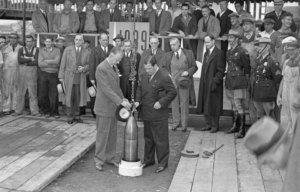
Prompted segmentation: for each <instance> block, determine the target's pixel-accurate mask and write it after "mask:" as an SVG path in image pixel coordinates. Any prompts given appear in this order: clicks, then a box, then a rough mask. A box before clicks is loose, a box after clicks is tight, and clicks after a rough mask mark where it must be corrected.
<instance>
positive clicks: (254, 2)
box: [253, 0, 256, 20]
mask: <svg viewBox="0 0 300 192" xmlns="http://www.w3.org/2000/svg"><path fill="white" fill-rule="evenodd" d="M253 4H254V12H253V16H254V19H255V20H256V0H254V1H253Z"/></svg>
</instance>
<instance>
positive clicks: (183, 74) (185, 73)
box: [181, 71, 189, 77]
mask: <svg viewBox="0 0 300 192" xmlns="http://www.w3.org/2000/svg"><path fill="white" fill-rule="evenodd" d="M188 75H189V72H187V71H184V72H183V73H182V74H181V76H182V77H186V76H188Z"/></svg>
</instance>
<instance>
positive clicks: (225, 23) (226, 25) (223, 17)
mask: <svg viewBox="0 0 300 192" xmlns="http://www.w3.org/2000/svg"><path fill="white" fill-rule="evenodd" d="M219 3H220V8H221V11H220V12H219V13H218V14H217V19H219V21H220V26H221V32H220V35H219V36H220V37H222V38H223V40H222V41H221V50H222V51H223V52H224V55H225V59H226V52H227V49H228V40H227V38H226V37H225V36H224V34H228V33H229V30H230V29H231V21H230V17H228V16H229V15H230V14H231V13H232V11H231V10H230V9H228V1H227V0H221V1H220V2H219Z"/></svg>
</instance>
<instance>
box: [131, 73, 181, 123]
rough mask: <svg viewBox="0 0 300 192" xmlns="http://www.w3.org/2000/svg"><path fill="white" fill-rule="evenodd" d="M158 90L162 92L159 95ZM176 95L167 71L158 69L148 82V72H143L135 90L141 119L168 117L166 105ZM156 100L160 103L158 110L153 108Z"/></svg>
mask: <svg viewBox="0 0 300 192" xmlns="http://www.w3.org/2000/svg"><path fill="white" fill-rule="evenodd" d="M158 92H164V94H162V95H160V94H158ZM158 95H160V96H158ZM176 95H177V90H176V89H175V86H174V84H173V82H172V80H171V77H170V76H169V75H168V73H167V72H165V71H164V70H161V69H159V70H158V71H157V72H156V73H155V75H154V76H153V78H152V79H151V81H150V82H148V74H146V73H144V74H143V75H142V77H141V81H140V83H139V85H138V88H137V92H136V101H137V102H139V103H140V107H141V115H142V119H143V120H145V121H160V120H165V119H168V118H169V108H168V106H169V104H170V103H171V102H172V101H173V99H174V98H175V97H176ZM157 101H158V102H159V103H160V105H161V108H160V109H158V110H156V109H154V108H153V107H154V104H155V103H156V102H157Z"/></svg>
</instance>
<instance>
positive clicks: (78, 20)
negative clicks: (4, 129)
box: [0, 0, 300, 138]
mask: <svg viewBox="0 0 300 192" xmlns="http://www.w3.org/2000/svg"><path fill="white" fill-rule="evenodd" d="M146 3H147V9H146V10H145V11H144V15H141V14H140V13H139V14H135V13H134V11H135V10H134V9H133V3H132V2H127V3H126V9H125V10H118V9H117V8H116V6H117V1H116V0H110V1H109V8H108V4H107V3H106V2H102V3H101V11H96V10H94V7H95V3H94V1H93V0H87V2H86V3H82V2H78V3H77V4H76V10H77V11H76V12H75V11H74V10H72V9H71V7H72V3H71V1H70V0H66V1H65V2H64V8H63V10H61V11H60V12H57V13H54V12H53V11H50V9H49V7H50V5H48V3H47V2H46V0H40V1H39V8H38V9H36V11H35V12H34V13H33V14H32V24H33V28H34V29H35V31H36V32H37V33H41V34H40V35H38V38H39V39H38V44H39V46H38V47H37V46H36V44H37V43H36V37H37V35H34V34H33V35H27V36H26V39H25V41H24V42H25V45H23V46H22V45H21V44H22V43H21V42H19V41H18V40H19V35H18V34H17V33H11V34H9V36H8V37H6V36H0V47H1V54H0V68H1V72H0V74H1V76H0V77H1V79H0V92H1V97H0V107H1V108H0V116H2V115H10V114H12V115H15V116H18V115H21V114H22V113H23V108H24V105H25V102H24V101H25V93H26V92H27V91H28V93H29V105H30V112H31V115H35V116H42V115H44V116H45V117H47V118H49V117H51V116H53V117H54V118H59V110H58V108H59V106H62V108H63V109H64V110H62V112H66V113H67V116H68V122H69V123H74V122H82V119H80V114H85V106H86V105H87V101H88V100H90V103H91V105H90V107H91V110H92V114H93V116H94V117H96V115H95V114H94V111H93V108H94V103H95V97H89V94H88V91H87V90H92V89H93V88H94V89H95V88H96V87H97V83H96V77H95V71H96V68H97V66H98V65H99V64H100V63H101V62H102V61H104V60H105V59H106V58H107V57H108V55H109V53H110V50H111V49H112V48H113V45H110V44H109V43H108V38H109V37H108V35H107V34H108V33H109V31H110V29H109V22H133V21H143V22H149V24H150V34H151V35H152V36H151V38H150V47H149V49H146V50H144V51H143V53H141V55H140V54H139V53H138V54H133V52H136V48H135V47H136V45H137V42H131V41H129V40H125V39H124V38H123V36H121V35H117V37H115V38H114V37H110V38H114V39H113V40H114V42H115V46H116V47H121V48H123V49H124V51H125V52H126V53H127V54H124V56H123V59H122V60H121V61H120V62H119V65H118V71H119V72H120V73H121V74H120V76H121V77H120V78H121V79H122V81H121V87H122V92H123V93H124V95H126V98H127V99H131V98H130V94H129V93H130V92H131V86H130V84H131V82H130V79H128V78H125V77H126V76H127V75H128V74H127V73H129V72H130V71H131V65H130V63H131V61H132V59H133V58H132V57H133V56H134V57H137V58H136V59H135V61H136V62H138V65H136V67H137V68H136V69H137V70H136V73H137V74H136V75H137V77H140V76H141V75H142V73H145V69H144V67H143V66H144V65H143V62H144V60H145V59H146V58H147V56H149V55H152V56H154V57H155V58H156V62H157V64H158V67H159V68H162V69H166V71H167V72H168V73H169V74H170V75H171V77H172V81H173V83H174V84H175V85H176V87H177V91H178V95H182V96H180V97H179V98H180V99H178V98H177V99H175V101H176V104H175V103H174V102H175V101H174V102H173V104H172V107H173V108H178V107H179V106H180V107H179V108H181V113H183V114H179V111H178V110H175V109H173V112H172V113H173V120H174V123H173V125H174V126H173V130H176V129H177V128H178V127H182V130H184V131H185V130H186V126H187V124H186V122H187V118H188V110H187V109H188V106H189V105H194V106H195V105H196V102H195V101H196V99H195V95H194V94H195V90H194V89H192V88H193V87H194V82H193V81H194V80H193V79H192V77H193V74H194V73H195V71H194V69H193V70H192V69H190V67H191V66H197V65H196V62H195V61H199V62H201V63H202V66H201V67H202V74H201V78H200V82H201V83H200V85H199V94H198V96H199V98H198V104H197V111H198V112H199V113H203V112H204V114H206V112H205V110H207V109H208V108H212V107H213V106H215V105H216V106H217V107H219V106H220V110H219V112H207V115H208V116H210V117H209V118H208V117H207V125H208V126H207V127H205V128H204V129H203V130H211V131H212V132H216V131H217V130H218V129H219V125H218V122H217V121H218V118H215V117H214V116H216V117H217V116H219V115H221V114H222V110H223V109H221V108H222V106H223V105H222V102H221V100H220V101H219V100H218V101H216V102H215V103H214V104H212V105H211V106H210V105H209V106H206V105H207V103H205V106H204V108H203V104H202V103H200V102H201V101H202V100H203V99H204V98H203V97H204V96H205V97H207V96H209V95H210V94H207V95H206V93H205V92H207V91H212V92H215V90H217V88H216V87H214V86H216V85H214V83H216V84H217V85H220V83H222V82H223V80H221V79H223V78H224V77H225V80H226V82H227V83H225V84H226V86H225V88H226V96H227V97H228V98H230V101H231V105H232V108H233V120H234V123H233V126H232V128H231V129H230V130H229V131H228V132H227V133H233V132H237V131H239V137H240V138H242V137H243V136H244V135H245V123H244V121H245V114H246V113H249V114H250V121H251V124H253V123H254V122H255V121H256V120H257V119H258V118H261V117H262V116H263V115H269V116H272V117H274V118H275V119H276V120H277V121H280V111H281V110H280V109H281V107H280V106H281V105H282V106H283V107H284V108H286V110H285V111H286V113H287V114H288V116H289V121H290V123H289V129H291V130H292V124H293V123H294V122H295V118H294V116H295V113H296V112H295V111H298V110H297V109H298V108H299V106H298V105H300V104H299V102H300V101H298V99H297V98H298V96H297V94H296V92H295V91H296V90H294V89H295V87H297V86H296V85H298V76H299V71H298V64H299V62H298V60H299V57H300V56H298V55H297V53H298V52H299V44H298V41H297V40H298V36H297V34H296V32H297V31H299V30H298V29H297V26H296V25H295V22H294V20H293V15H292V14H291V13H289V12H286V11H283V10H282V9H283V5H284V2H283V1H282V0H275V1H274V11H272V12H270V13H268V14H266V16H265V19H264V22H263V26H262V27H260V30H261V31H260V30H258V28H257V27H256V25H255V20H254V18H253V17H252V16H251V14H250V13H247V12H246V11H245V10H243V7H244V1H240V0H237V1H235V3H234V4H235V9H236V10H235V11H233V10H229V9H228V1H225V0H224V1H220V3H219V4H220V8H221V11H220V12H219V13H217V14H215V12H214V11H213V10H212V9H211V8H210V7H209V5H208V2H207V1H206V0H199V1H198V2H197V3H198V5H195V3H193V2H190V1H185V2H184V3H182V4H181V3H179V2H178V1H177V0H171V7H170V9H169V10H168V11H166V10H164V9H162V0H155V1H151V0H147V2H146ZM153 3H154V5H155V8H156V9H153ZM84 8H85V11H83V10H84ZM215 15H216V16H215ZM48 33H49V34H53V33H55V34H59V36H57V35H46V34H48ZM76 33H78V34H83V36H82V35H69V34H76ZM84 34H95V36H97V35H98V36H99V35H100V37H99V41H98V42H97V40H96V42H95V37H93V36H91V35H87V36H84ZM162 36H176V37H177V39H178V38H179V39H181V38H184V39H183V40H178V42H177V41H175V40H176V38H175V39H174V38H172V37H169V39H165V40H163V41H162V38H160V37H162ZM7 38H8V39H7ZM171 38H172V39H173V43H172V40H170V39H171ZM163 39H164V38H163ZM284 40H286V41H287V42H285V44H283V42H284ZM124 41H125V42H126V43H125V44H124ZM216 41H218V42H221V43H220V45H217V44H216ZM94 42H95V43H94ZM180 42H182V45H180ZM177 43H179V45H180V46H179V47H177V46H178V45H177ZM92 44H93V45H94V44H95V47H93V46H91V45H92ZM65 46H66V47H65ZM162 47H164V50H162V49H161V48H162ZM228 47H229V49H228ZM210 49H211V50H210ZM204 50H206V52H205V54H204V55H203V54H202V53H203V52H204ZM214 50H222V52H217V54H216V53H215V52H214ZM190 53H192V54H191V56H192V58H190ZM213 53H214V54H213ZM221 53H222V54H223V56H221V55H222V54H221ZM215 54H216V55H215ZM212 55H214V57H217V58H211V57H212ZM182 57H183V58H182ZM214 59H219V60H220V59H222V60H224V61H223V63H222V64H220V63H218V64H217V63H216V66H215V67H216V69H218V70H220V73H218V74H214V73H212V74H211V75H212V77H211V78H212V79H213V81H212V82H211V80H210V79H206V80H205V81H204V79H205V78H207V77H208V76H207V75H208V74H206V72H207V73H209V71H210V69H209V67H211V66H210V63H214ZM226 61H227V62H226ZM168 62H171V63H170V64H167V63H168ZM248 62H249V64H248ZM166 65H168V66H166ZM220 67H221V68H222V70H221V68H220ZM223 68H224V71H223ZM196 70H197V69H196ZM296 71H297V72H296ZM225 74H226V76H225ZM214 75H217V76H218V77H217V76H214ZM179 77H185V78H179ZM243 77H245V79H244V80H243V81H242V82H243V83H244V85H240V86H235V85H233V84H232V83H229V81H231V82H235V80H236V79H239V78H242V79H243ZM281 77H283V80H282V82H281ZM181 81H182V82H184V81H191V82H190V83H188V85H185V86H183V87H182V86H179V84H180V82H181ZM206 81H208V82H210V84H209V85H207V82H206ZM267 82H268V83H267ZM211 83H212V84H211ZM57 85H59V86H58V87H60V88H63V89H64V88H65V89H66V90H65V91H66V92H65V93H63V92H62V90H61V89H59V92H58V89H57ZM270 85H271V86H270ZM203 86H204V87H203ZM206 86H213V87H214V88H213V89H212V90H209V88H208V89H207V87H206ZM222 86H223V83H222ZM191 87H192V88H191ZM236 87H237V88H236ZM135 89H136V87H135ZM182 89H188V90H189V91H183V90H182ZM265 90H267V92H266V93H265V94H266V95H267V96H266V95H264V92H265ZM200 91H202V92H200ZM288 92H291V93H293V94H288V96H287V95H286V94H287V93H288ZM203 94H204V95H203ZM220 94H221V97H223V93H220ZM269 94H270V95H269ZM277 95H278V97H277ZM184 98H185V99H184ZM186 98H189V99H186ZM193 98H194V99H193ZM206 99H207V98H206ZM204 100H205V99H204ZM208 103H211V101H209V102H208ZM74 106H75V107H74ZM78 107H80V110H79V109H78ZM183 109H184V110H183ZM174 110H175V111H174ZM186 110H187V111H186ZM177 120H179V122H177Z"/></svg>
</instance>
